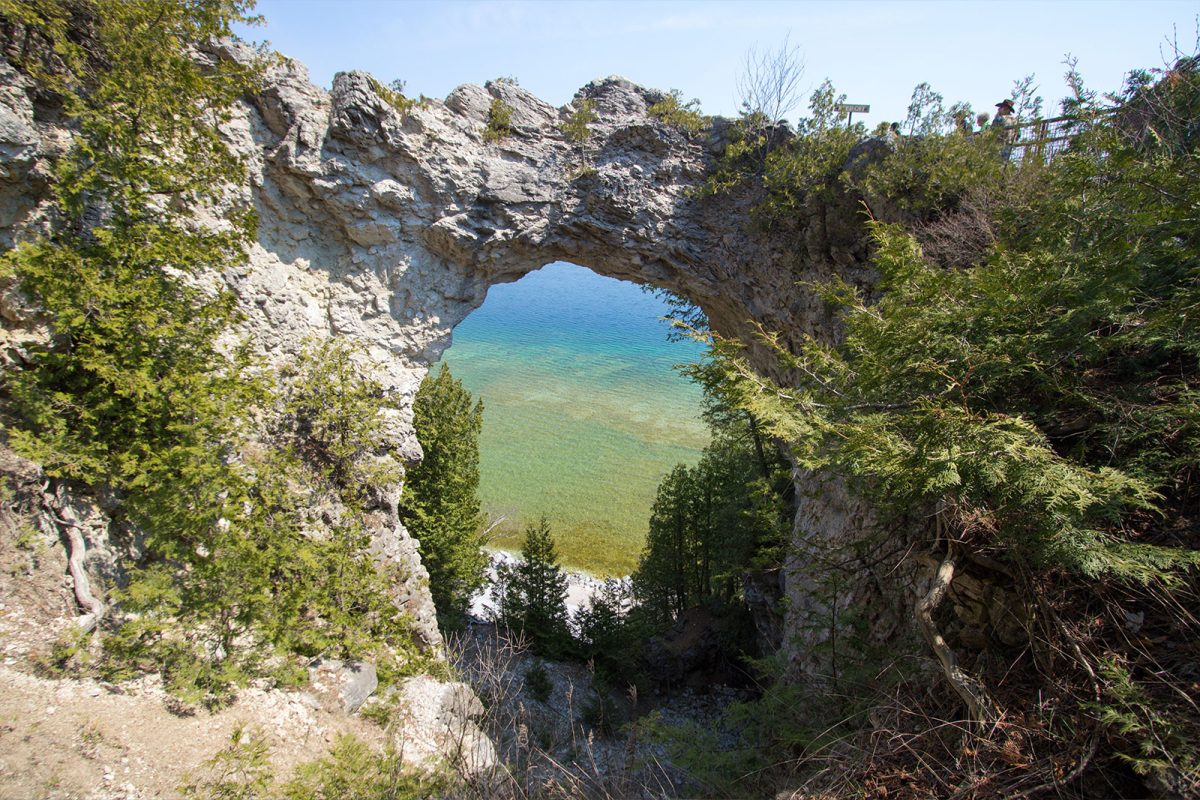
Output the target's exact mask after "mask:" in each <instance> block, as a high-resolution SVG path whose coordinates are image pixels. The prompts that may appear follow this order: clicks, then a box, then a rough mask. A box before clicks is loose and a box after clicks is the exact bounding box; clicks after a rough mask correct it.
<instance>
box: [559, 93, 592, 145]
mask: <svg viewBox="0 0 1200 800" xmlns="http://www.w3.org/2000/svg"><path fill="white" fill-rule="evenodd" d="M595 121H596V101H595V100H591V99H589V98H587V97H583V98H580V99H579V100H577V101H575V104H574V108H573V109H572V111H571V115H570V116H569V117H567V121H566V122H564V123H563V124H562V132H563V134H564V135H565V136H566V137H567V138H568V139H570V140H571V141H572V142H586V141H587V140H588V139H589V138H590V137H591V135H592V129H591V128H590V127H588V126H589V125H591V124H592V123H593V122H595Z"/></svg>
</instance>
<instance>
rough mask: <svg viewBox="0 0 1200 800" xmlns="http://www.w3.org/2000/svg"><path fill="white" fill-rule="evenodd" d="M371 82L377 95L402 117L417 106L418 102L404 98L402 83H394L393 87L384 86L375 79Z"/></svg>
mask: <svg viewBox="0 0 1200 800" xmlns="http://www.w3.org/2000/svg"><path fill="white" fill-rule="evenodd" d="M370 81H371V88H372V89H373V90H375V94H377V95H379V98H380V99H381V100H383V102H385V103H387V104H388V105H389V106H391V107H392V108H394V109H396V110H397V111H399V112H400V116H405V115H406V114H408V112H410V111H412V110H413V108H414V107H415V106H416V105H417V101H416V100H413V99H411V98H408V97H405V96H404V91H403V89H402V88H401V87H402V86H403V85H404V84H403V82H402V81H392V85H391V86H384V85H383V84H382V83H380V82H379V81H377V80H375V78H373V77H372V78H371V79H370Z"/></svg>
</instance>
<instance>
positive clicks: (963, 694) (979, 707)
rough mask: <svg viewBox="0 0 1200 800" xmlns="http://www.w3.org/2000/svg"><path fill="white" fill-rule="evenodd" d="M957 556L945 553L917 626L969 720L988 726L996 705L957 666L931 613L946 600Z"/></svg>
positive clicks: (975, 680)
mask: <svg viewBox="0 0 1200 800" xmlns="http://www.w3.org/2000/svg"><path fill="white" fill-rule="evenodd" d="M955 567H956V556H955V551H954V547H953V545H952V546H951V547H950V548H949V550H948V551H947V553H946V557H945V559H943V560H942V562H941V564H939V565H938V568H937V571H936V572H935V573H934V577H933V585H932V586H931V587H930V588H929V592H928V593H927V594H926V595H925V596H924V597H922V598H921V599H920V600H918V601H917V603H916V608H915V610H916V617H917V623H918V624H919V625H920V626H921V633H922V634H923V635H924V636H925V640H926V641H927V642H928V643H929V646H930V647H931V648H933V652H934V654H935V655H936V656H937V657H938V661H939V662H940V663H941V665H942V672H943V673H944V674H945V676H946V680H947V681H949V682H950V686H951V688H953V689H954V691H955V693H957V694H958V696H959V697H960V698H962V701H963V702H964V703H966V705H967V711H968V712H969V713H970V715H971V719H972V720H974V721H975V722H977V723H980V724H983V725H991V724H993V723H995V722H996V720H997V719H998V718H999V713H998V711H997V707H996V703H995V701H994V700H992V698H991V695H989V694H988V691H987V689H985V688H984V686H983V684H982V683H981V682H980V681H979V679H978V678H976V677H974V676H973V675H970V674H968V673H967V672H966V671H965V670H963V669H962V668H961V667H959V666H958V658H957V657H956V656H955V655H954V651H953V650H951V649H950V646H949V645H948V644H946V640H945V638H944V637H943V636H942V633H941V631H940V630H939V629H938V627H937V623H935V622H934V620H933V612H934V611H935V610H936V609H937V607H938V606H939V605H940V604H941V602H942V600H943V599H944V598H945V597H946V592H947V591H948V590H949V589H950V584H951V583H952V582H953V581H954V570H955Z"/></svg>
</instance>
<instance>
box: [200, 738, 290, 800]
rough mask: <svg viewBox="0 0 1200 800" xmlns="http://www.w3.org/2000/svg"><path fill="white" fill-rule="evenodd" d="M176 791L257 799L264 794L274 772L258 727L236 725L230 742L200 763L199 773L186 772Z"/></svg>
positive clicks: (208, 799) (215, 799)
mask: <svg viewBox="0 0 1200 800" xmlns="http://www.w3.org/2000/svg"><path fill="white" fill-rule="evenodd" d="M186 779H187V783H185V784H184V785H183V786H180V787H179V793H180V794H181V795H183V796H184V797H187V798H196V800H257V798H265V797H267V796H268V791H269V790H270V788H271V784H272V783H274V781H275V776H274V774H273V772H272V770H271V759H270V747H269V746H268V745H267V740H266V737H265V735H264V734H263V732H262V731H261V730H257V729H256V730H254V731H251V732H247V731H246V729H245V726H243V725H238V726H237V727H235V728H234V729H233V733H231V734H230V736H229V744H227V745H225V747H223V748H221V749H220V750H219V751H217V753H216V754H215V755H213V756H212V758H209V759H208V760H206V761H205V762H204V763H203V764H202V765H201V774H200V775H196V774H189V775H188V776H186Z"/></svg>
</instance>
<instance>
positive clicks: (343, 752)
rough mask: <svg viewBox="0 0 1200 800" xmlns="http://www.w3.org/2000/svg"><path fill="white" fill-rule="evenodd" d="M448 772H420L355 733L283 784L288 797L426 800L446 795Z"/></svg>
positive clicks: (301, 799)
mask: <svg viewBox="0 0 1200 800" xmlns="http://www.w3.org/2000/svg"><path fill="white" fill-rule="evenodd" d="M452 785H453V784H452V782H451V780H450V778H449V777H448V776H447V775H446V774H445V773H428V772H419V771H416V770H413V769H411V768H409V767H406V766H405V764H404V757H403V756H402V755H401V754H400V753H397V752H395V751H394V750H392V749H390V748H389V749H386V750H384V751H383V752H377V751H375V750H373V749H372V748H371V747H370V745H368V744H367V743H366V742H364V741H362V740H361V739H359V738H357V737H356V736H354V735H353V734H343V735H341V736H339V737H338V738H337V740H336V741H334V743H333V748H332V749H331V750H330V752H329V755H327V756H325V757H324V758H321V759H318V760H317V761H314V762H312V763H309V764H302V765H301V766H300V767H299V768H297V770H296V776H295V777H294V778H292V780H290V781H288V782H287V783H286V784H284V786H283V788H282V795H281V796H282V797H283V798H286V800H343V799H344V798H355V800H424V799H425V798H429V797H440V796H445V795H446V793H447V792H448V790H449V789H450V788H451V786H452Z"/></svg>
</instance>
